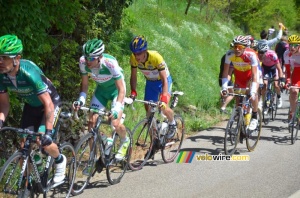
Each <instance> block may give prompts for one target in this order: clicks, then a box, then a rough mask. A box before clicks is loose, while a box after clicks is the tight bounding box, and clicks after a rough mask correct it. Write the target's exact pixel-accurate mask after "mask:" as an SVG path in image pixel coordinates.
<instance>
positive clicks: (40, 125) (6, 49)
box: [0, 35, 67, 183]
mask: <svg viewBox="0 0 300 198" xmlns="http://www.w3.org/2000/svg"><path fill="white" fill-rule="evenodd" d="M22 51H23V45H22V41H21V40H20V39H19V38H18V37H17V36H16V35H4V36H1V37H0V127H2V126H3V123H4V121H5V119H6V118H7V115H8V112H9V94H8V90H9V91H11V92H14V93H16V94H17V95H18V97H19V98H22V99H24V103H25V104H24V108H23V113H22V118H21V127H22V128H28V129H30V130H33V131H38V132H39V133H44V135H43V136H42V138H41V140H39V139H37V142H38V144H39V145H42V147H43V149H44V151H46V152H47V153H49V155H50V156H51V157H53V158H54V159H55V164H56V172H55V176H54V182H55V183H58V182H61V181H63V180H64V178H65V169H66V163H67V160H66V157H65V156H64V155H63V154H60V152H59V150H58V147H57V145H56V144H55V143H54V142H53V141H52V138H51V136H52V130H53V124H54V122H55V120H56V119H57V117H58V114H59V111H60V109H59V106H58V105H59V103H60V97H59V95H58V94H57V91H56V89H55V87H54V86H53V84H52V82H51V81H50V80H49V79H48V78H47V77H46V76H45V75H44V73H43V72H42V70H41V69H40V68H39V67H38V66H37V65H36V64H35V63H33V62H31V61H29V60H25V59H21V54H22ZM25 140H26V136H25V135H24V136H22V137H21V148H23V147H24V143H25Z"/></svg>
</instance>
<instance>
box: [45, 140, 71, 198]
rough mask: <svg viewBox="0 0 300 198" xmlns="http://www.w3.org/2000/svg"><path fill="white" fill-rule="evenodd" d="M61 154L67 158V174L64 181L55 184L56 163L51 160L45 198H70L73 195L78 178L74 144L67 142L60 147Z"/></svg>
mask: <svg viewBox="0 0 300 198" xmlns="http://www.w3.org/2000/svg"><path fill="white" fill-rule="evenodd" d="M59 150H60V153H61V154H62V155H64V156H65V157H66V160H67V163H66V173H65V178H64V180H63V181H62V182H61V183H59V184H57V183H54V182H53V178H54V174H55V166H56V165H55V162H54V160H51V162H50V167H51V168H50V169H49V174H48V182H47V191H46V192H45V193H44V198H47V197H69V196H70V194H71V193H72V194H73V192H72V191H73V184H74V180H75V176H76V171H75V170H76V154H75V149H74V147H73V146H72V144H70V143H68V142H65V143H63V144H62V145H61V146H60V147H59Z"/></svg>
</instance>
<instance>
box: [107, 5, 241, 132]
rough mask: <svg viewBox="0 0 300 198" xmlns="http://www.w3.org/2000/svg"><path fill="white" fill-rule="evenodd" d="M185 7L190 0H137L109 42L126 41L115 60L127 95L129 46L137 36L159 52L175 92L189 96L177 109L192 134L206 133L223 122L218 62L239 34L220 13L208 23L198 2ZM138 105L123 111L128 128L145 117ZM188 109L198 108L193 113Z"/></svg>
mask: <svg viewBox="0 0 300 198" xmlns="http://www.w3.org/2000/svg"><path fill="white" fill-rule="evenodd" d="M185 9H186V1H173V0H164V1H161V0H159V1H157V0H151V1H149V0H147V1H137V0H136V1H134V3H133V5H132V6H130V7H129V8H127V9H126V10H125V12H124V13H126V15H124V17H123V22H124V24H123V29H122V30H121V31H120V32H118V33H116V35H118V36H116V37H114V36H113V37H112V38H111V39H112V40H111V42H118V43H119V42H123V46H125V48H124V49H122V51H123V53H122V55H121V56H117V59H118V60H119V62H120V65H121V66H122V67H123V69H124V73H125V77H126V84H127V93H128V95H129V93H130V86H129V84H130V83H129V79H130V66H129V55H130V50H129V48H128V45H129V43H130V40H131V39H132V36H133V35H139V34H140V35H145V36H146V38H147V40H148V49H150V50H156V51H158V52H159V53H160V54H161V55H162V56H163V57H164V59H165V61H166V63H167V65H168V67H169V70H170V72H171V75H172V78H173V90H180V91H183V92H184V93H185V95H184V96H183V97H181V98H180V100H179V105H178V108H177V110H176V111H177V112H179V113H180V114H182V115H184V118H185V120H186V129H187V132H189V131H190V130H201V129H205V128H207V127H210V126H211V125H213V124H215V123H216V122H218V121H220V119H222V118H221V115H220V114H219V91H220V88H219V85H218V73H219V65H220V59H221V57H222V56H223V54H224V53H225V52H226V51H227V50H228V47H229V44H230V42H231V41H232V39H233V37H234V36H235V35H237V34H240V33H241V30H239V29H238V28H237V27H235V26H233V25H232V22H231V21H229V20H227V19H226V17H224V16H221V15H219V14H217V13H216V16H215V18H214V20H213V21H211V22H207V21H205V9H206V8H204V9H203V10H202V12H201V13H200V11H199V4H192V6H191V7H190V9H189V12H188V14H187V15H185V14H184V12H185ZM120 35H121V36H120ZM120 38H122V39H121V40H120ZM108 45H109V44H108ZM118 52H119V50H118V51H112V52H111V53H113V54H118ZM138 73H139V75H138V86H137V91H138V97H139V98H143V96H144V95H143V93H144V86H145V79H144V77H143V75H141V72H138ZM135 106H136V110H135V111H133V110H130V109H129V108H126V109H125V112H126V114H127V117H126V126H128V127H129V128H130V129H132V128H133V127H134V125H135V124H136V123H137V120H139V119H142V118H143V117H144V115H145V110H144V107H143V105H135ZM189 106H194V107H195V108H196V109H197V110H196V111H195V112H190V111H189V110H188V107H189Z"/></svg>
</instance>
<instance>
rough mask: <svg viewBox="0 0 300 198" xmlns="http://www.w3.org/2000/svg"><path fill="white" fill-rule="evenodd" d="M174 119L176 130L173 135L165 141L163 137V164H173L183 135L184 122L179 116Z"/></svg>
mask: <svg viewBox="0 0 300 198" xmlns="http://www.w3.org/2000/svg"><path fill="white" fill-rule="evenodd" d="M174 119H175V121H176V125H177V129H176V133H175V135H174V136H173V137H172V138H170V139H167V138H166V136H165V140H164V141H165V142H164V144H163V146H162V148H161V155H162V159H163V160H164V162H165V163H170V162H173V161H174V159H175V158H176V156H177V155H178V153H179V151H180V148H181V145H182V141H183V139H184V135H185V129H184V120H183V118H182V117H181V116H180V115H175V116H174Z"/></svg>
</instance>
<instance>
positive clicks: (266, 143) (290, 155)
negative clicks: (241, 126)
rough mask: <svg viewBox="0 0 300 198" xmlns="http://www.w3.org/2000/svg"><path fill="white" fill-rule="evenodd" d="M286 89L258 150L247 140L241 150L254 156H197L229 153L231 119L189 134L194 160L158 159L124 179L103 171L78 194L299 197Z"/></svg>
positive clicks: (299, 157)
mask: <svg viewBox="0 0 300 198" xmlns="http://www.w3.org/2000/svg"><path fill="white" fill-rule="evenodd" d="M288 106H289V104H288V101H287V95H284V104H283V108H281V109H279V110H278V115H277V117H276V120H275V121H273V122H270V123H269V124H268V125H267V126H264V125H263V128H262V133H261V138H260V141H259V143H258V146H257V147H256V149H255V151H253V152H248V150H247V148H246V143H245V141H244V144H239V145H238V153H239V154H237V155H239V156H241V155H249V157H250V160H249V161H201V160H200V161H198V160H197V156H198V158H199V157H200V156H205V154H207V155H208V156H211V155H219V154H224V150H223V145H224V144H223V138H224V130H225V126H226V122H222V123H220V124H219V125H217V126H215V127H211V128H209V129H208V130H205V131H200V132H198V133H197V134H195V135H194V136H192V137H189V138H187V139H186V140H185V141H184V143H183V146H182V149H181V151H195V152H196V154H195V156H194V157H193V158H192V161H191V163H176V162H173V163H170V164H164V163H163V161H162V159H161V156H160V155H159V154H157V155H156V156H155V160H154V161H152V160H149V163H148V164H147V165H146V166H145V167H144V168H143V169H142V170H140V171H136V172H132V171H128V172H127V173H126V174H125V176H124V177H123V179H122V181H121V183H119V184H116V185H113V186H112V185H110V184H109V183H108V182H107V180H106V176H105V174H103V173H100V174H99V175H97V176H95V177H94V178H92V180H91V183H90V185H89V186H88V188H87V189H85V191H84V192H83V193H82V194H81V195H78V196H76V197H78V198H83V197H84V198H87V197H100V196H101V197H106V198H109V197H114V198H117V197H120V198H121V197H122V198H124V197H130V198H135V197H143V198H147V197H149V198H150V197H205V198H206V197H231V198H233V197H237V198H240V197H247V198H248V197H272V198H277V197H278V198H284V197H300V194H299V193H298V194H297V191H298V190H299V189H300V185H299V181H300V168H299V162H300V155H299V151H300V141H299V140H298V141H297V142H296V143H295V144H294V145H291V141H290V133H289V132H288V129H287V123H286V122H285V121H286V118H287V111H288V109H287V107H288Z"/></svg>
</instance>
